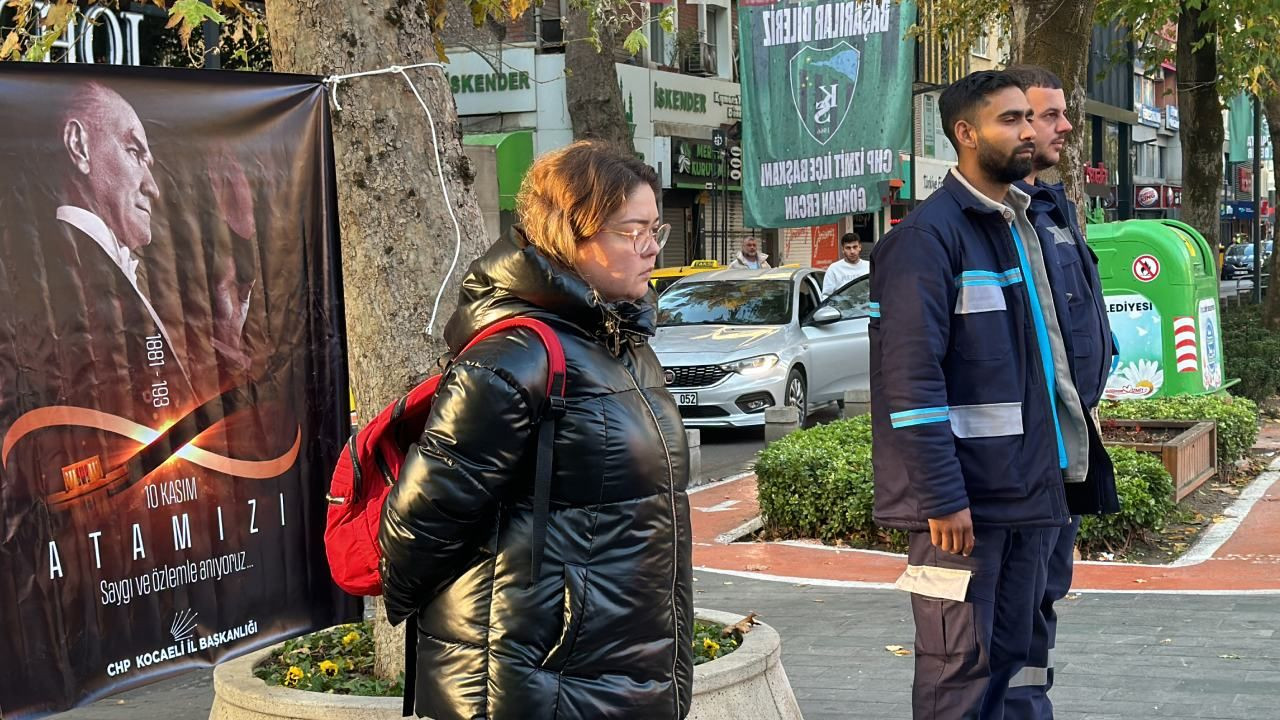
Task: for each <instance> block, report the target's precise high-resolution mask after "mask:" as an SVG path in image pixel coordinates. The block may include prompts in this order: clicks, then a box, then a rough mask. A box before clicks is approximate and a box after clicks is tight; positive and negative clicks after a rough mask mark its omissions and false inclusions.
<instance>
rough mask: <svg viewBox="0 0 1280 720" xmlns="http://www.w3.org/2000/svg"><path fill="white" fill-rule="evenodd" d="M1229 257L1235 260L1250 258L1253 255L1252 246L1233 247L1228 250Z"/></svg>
mask: <svg viewBox="0 0 1280 720" xmlns="http://www.w3.org/2000/svg"><path fill="white" fill-rule="evenodd" d="M1227 255H1228V256H1230V257H1233V258H1241V257H1249V256H1251V255H1253V246H1252V245H1233V246H1232V247H1231V249H1229V250H1227Z"/></svg>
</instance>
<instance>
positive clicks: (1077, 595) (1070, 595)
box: [1065, 593, 1080, 600]
mask: <svg viewBox="0 0 1280 720" xmlns="http://www.w3.org/2000/svg"><path fill="white" fill-rule="evenodd" d="M1065 599H1066V600H1079V599H1080V593H1067V596H1066V598H1065Z"/></svg>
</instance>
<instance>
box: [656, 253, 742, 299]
mask: <svg viewBox="0 0 1280 720" xmlns="http://www.w3.org/2000/svg"><path fill="white" fill-rule="evenodd" d="M723 269H724V265H721V264H720V263H718V262H716V261H715V260H694V261H693V262H692V263H690V264H688V265H681V266H679V267H669V268H658V269H657V270H654V271H653V274H652V275H650V276H649V284H650V285H652V286H653V289H654V291H655V292H657V293H658V294H659V295H661V294H662V293H663V291H664V290H666V289H667V288H669V287H671V285H672V283H674V282H675V281H677V280H679V279H680V278H683V277H688V276H690V275H696V274H698V273H703V272H710V271H712V270H723Z"/></svg>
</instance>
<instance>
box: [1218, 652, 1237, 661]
mask: <svg viewBox="0 0 1280 720" xmlns="http://www.w3.org/2000/svg"><path fill="white" fill-rule="evenodd" d="M1218 657H1220V658H1222V659H1223V660H1239V659H1240V656H1239V655H1233V654H1231V653H1227V654H1226V655H1219V656H1218Z"/></svg>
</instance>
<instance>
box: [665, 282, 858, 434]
mask: <svg viewBox="0 0 1280 720" xmlns="http://www.w3.org/2000/svg"><path fill="white" fill-rule="evenodd" d="M822 275H823V273H822V271H821V270H814V269H812V268H776V269H772V270H717V271H715V272H708V273H701V274H698V275H695V276H692V277H686V278H684V279H682V280H680V281H679V282H677V283H676V284H674V285H672V286H671V288H669V289H668V290H667V291H666V292H665V293H663V294H662V296H661V297H660V298H658V331H657V336H656V337H655V338H654V340H653V349H654V351H655V352H657V354H658V359H659V360H660V361H661V362H662V367H663V370H664V374H665V379H666V383H667V389H668V390H670V391H671V394H672V395H673V396H674V397H675V399H676V404H677V405H679V406H680V413H681V415H682V416H683V417H684V420H685V424H686V425H689V426H692V427H745V426H751V425H762V424H763V423H764V411H765V410H766V409H767V408H770V407H773V406H776V405H782V404H786V405H793V406H795V407H798V408H800V409H801V414H802V416H807V415H808V414H809V413H810V411H812V410H813V409H815V408H817V407H819V406H821V405H823V404H829V403H831V402H837V401H842V400H843V399H844V393H845V391H846V390H853V389H858V388H861V389H867V388H868V387H869V386H870V373H869V369H868V365H869V361H870V346H869V345H868V339H867V322H868V306H869V304H870V302H869V300H868V295H869V292H870V286H869V284H868V283H867V278H866V277H861V278H858V279H857V280H854V281H853V282H851V283H849V284H848V285H846V286H844V287H843V288H840V289H839V290H837V291H835V292H834V293H832V294H831V296H830V297H828V298H827V299H826V300H823V299H822V292H821V287H822Z"/></svg>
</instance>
